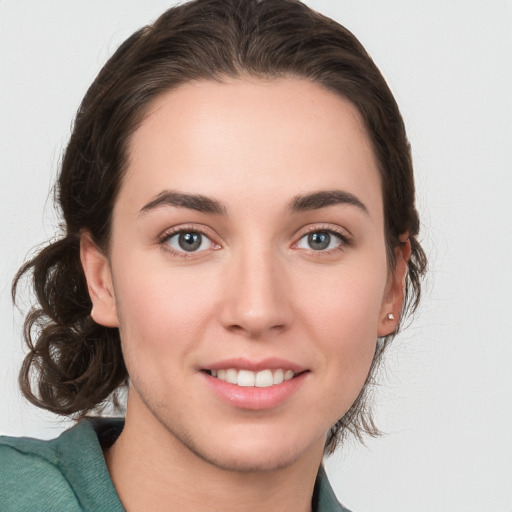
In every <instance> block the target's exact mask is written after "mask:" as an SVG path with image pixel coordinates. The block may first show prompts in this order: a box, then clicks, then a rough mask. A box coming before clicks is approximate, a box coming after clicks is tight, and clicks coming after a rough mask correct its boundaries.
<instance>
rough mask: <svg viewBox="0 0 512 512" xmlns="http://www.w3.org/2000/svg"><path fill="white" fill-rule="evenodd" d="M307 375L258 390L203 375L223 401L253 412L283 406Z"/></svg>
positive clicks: (206, 374) (302, 374)
mask: <svg viewBox="0 0 512 512" xmlns="http://www.w3.org/2000/svg"><path fill="white" fill-rule="evenodd" d="M307 374H308V372H303V373H300V374H299V375H297V376H296V377H294V378H293V379H290V380H287V381H284V382H282V383H281V384H275V385H274V386H269V387H266V388H257V387H255V386H250V387H249V386H248V387H244V386H237V385H236V384H230V383H229V382H225V381H223V380H220V379H217V378H215V377H212V376H211V375H210V374H208V373H203V375H204V377H205V379H206V382H207V384H208V385H209V386H210V388H211V389H212V390H213V391H214V393H215V394H216V395H217V396H218V397H220V398H221V399H222V400H223V401H225V402H227V403H228V404H230V405H232V406H234V407H238V408H239V409H247V410H251V411H261V410H265V409H273V408H275V407H278V406H279V405H281V404H283V403H284V402H286V401H287V400H288V399H289V398H291V397H292V396H293V395H294V394H295V393H297V391H298V390H299V388H300V386H301V385H302V384H303V382H304V380H305V379H306V376H307Z"/></svg>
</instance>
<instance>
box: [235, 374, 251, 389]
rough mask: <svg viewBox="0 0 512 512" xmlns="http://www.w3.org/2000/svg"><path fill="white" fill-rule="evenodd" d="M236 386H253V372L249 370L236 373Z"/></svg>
mask: <svg viewBox="0 0 512 512" xmlns="http://www.w3.org/2000/svg"><path fill="white" fill-rule="evenodd" d="M238 385H239V386H244V387H247V388H248V387H253V386H254V372H251V371H249V370H240V371H239V372H238Z"/></svg>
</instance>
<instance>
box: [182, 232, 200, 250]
mask: <svg viewBox="0 0 512 512" xmlns="http://www.w3.org/2000/svg"><path fill="white" fill-rule="evenodd" d="M178 243H179V245H180V247H181V248H182V249H183V250H184V251H189V252H191V251H195V250H196V249H198V248H199V246H200V245H201V235H200V234H199V233H182V234H180V236H179V238H178Z"/></svg>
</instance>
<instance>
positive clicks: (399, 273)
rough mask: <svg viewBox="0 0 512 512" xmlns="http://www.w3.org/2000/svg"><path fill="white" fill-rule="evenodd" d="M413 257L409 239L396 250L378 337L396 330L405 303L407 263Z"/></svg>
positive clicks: (382, 308) (383, 304) (381, 312)
mask: <svg viewBox="0 0 512 512" xmlns="http://www.w3.org/2000/svg"><path fill="white" fill-rule="evenodd" d="M410 256H411V243H410V241H409V239H408V238H407V239H406V240H405V241H402V243H401V245H400V246H398V247H397V248H396V249H395V268H394V269H393V271H392V272H391V273H390V275H389V280H388V285H387V287H386V294H385V297H384V300H383V301H382V307H381V311H380V318H379V323H378V329H377V335H378V336H388V335H389V334H391V333H392V332H394V331H395V330H396V328H397V327H398V324H399V322H400V314H401V312H402V305H403V302H404V290H405V278H406V275H407V268H408V267H407V263H408V262H409V258H410Z"/></svg>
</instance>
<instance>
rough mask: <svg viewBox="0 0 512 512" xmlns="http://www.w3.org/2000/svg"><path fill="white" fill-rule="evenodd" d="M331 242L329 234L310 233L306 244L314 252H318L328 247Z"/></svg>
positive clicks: (320, 232)
mask: <svg viewBox="0 0 512 512" xmlns="http://www.w3.org/2000/svg"><path fill="white" fill-rule="evenodd" d="M330 242H331V235H329V233H325V232H322V231H319V232H317V233H311V234H310V235H309V236H308V243H309V246H310V247H311V249H314V250H315V251H320V250H322V249H326V248H327V247H329V243H330Z"/></svg>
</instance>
